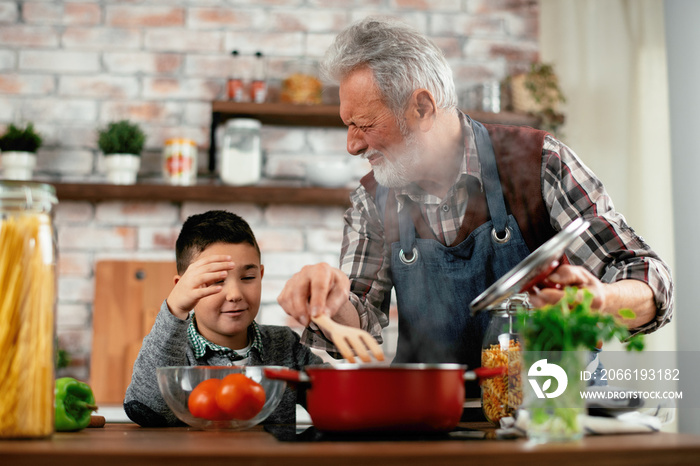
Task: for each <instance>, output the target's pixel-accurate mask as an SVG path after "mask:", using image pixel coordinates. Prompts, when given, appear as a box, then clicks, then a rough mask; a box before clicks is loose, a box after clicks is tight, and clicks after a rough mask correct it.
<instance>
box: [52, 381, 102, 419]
mask: <svg viewBox="0 0 700 466" xmlns="http://www.w3.org/2000/svg"><path fill="white" fill-rule="evenodd" d="M54 408H55V411H56V413H55V416H54V427H55V429H56V431H57V432H73V431H78V430H82V429H84V428H86V427H87V426H88V424H90V416H91V415H92V412H93V411H95V410H97V406H96V405H95V395H93V393H92V389H91V388H90V386H89V385H88V384H86V383H85V382H81V381H79V380H76V379H74V378H72V377H61V378H60V379H56V389H55V401H54Z"/></svg>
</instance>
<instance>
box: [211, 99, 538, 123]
mask: <svg viewBox="0 0 700 466" xmlns="http://www.w3.org/2000/svg"><path fill="white" fill-rule="evenodd" d="M212 112H214V113H217V114H218V115H219V118H220V120H219V122H221V121H224V120H227V119H229V118H255V119H257V120H260V122H261V123H262V124H264V125H281V126H326V127H344V126H345V125H344V124H343V120H341V119H340V115H339V113H340V107H339V106H338V105H294V104H284V103H262V104H255V103H241V102H228V101H215V102H212ZM464 112H465V113H467V114H468V115H469V116H470V117H472V118H473V119H474V120H477V121H480V122H482V123H497V124H509V125H527V126H537V124H538V122H539V121H538V119H537V118H536V117H533V116H531V115H527V114H524V113H513V112H500V113H491V112H482V111H478V110H464Z"/></svg>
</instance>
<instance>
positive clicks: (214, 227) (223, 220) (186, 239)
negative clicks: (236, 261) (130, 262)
mask: <svg viewBox="0 0 700 466" xmlns="http://www.w3.org/2000/svg"><path fill="white" fill-rule="evenodd" d="M214 243H228V244H240V243H248V244H250V245H251V246H254V247H255V250H256V251H258V257H260V247H259V246H258V242H257V241H256V239H255V235H254V234H253V230H251V228H250V225H248V222H246V221H245V220H243V219H242V218H241V217H239V216H238V215H236V214H233V213H231V212H226V211H223V210H210V211H207V212H204V213H202V214H196V215H192V216H190V217H188V218H187V220H185V223H184V224H183V225H182V229H181V230H180V235H179V236H178V237H177V242H176V243H175V260H176V261H177V273H178V274H179V275H182V274H183V273H185V270H187V267H188V266H189V265H190V263H191V262H192V259H193V258H194V256H195V255H197V254H200V253H201V252H202V251H204V249H206V248H207V247H208V246H210V245H212V244H214Z"/></svg>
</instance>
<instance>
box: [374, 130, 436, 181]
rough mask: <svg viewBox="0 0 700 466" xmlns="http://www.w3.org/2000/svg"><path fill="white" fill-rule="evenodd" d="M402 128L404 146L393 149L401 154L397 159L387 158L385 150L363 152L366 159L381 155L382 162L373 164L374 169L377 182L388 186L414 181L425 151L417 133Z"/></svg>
mask: <svg viewBox="0 0 700 466" xmlns="http://www.w3.org/2000/svg"><path fill="white" fill-rule="evenodd" d="M400 126H401V125H400ZM400 129H401V134H402V135H403V136H404V144H403V145H404V148H403V149H398V148H396V149H397V150H392V152H393V153H395V154H400V156H399V157H396V158H395V160H389V159H387V158H386V157H385V156H384V153H383V152H380V151H378V150H375V149H369V150H368V151H367V152H365V153H363V154H362V157H363V158H364V159H369V158H370V157H373V156H375V155H379V156H380V157H381V162H380V163H379V164H377V165H372V170H373V171H374V178H375V179H376V180H377V182H378V183H379V184H381V185H382V186H385V187H387V188H401V187H403V186H406V185H408V184H409V183H411V182H412V181H414V180H415V179H416V175H417V174H418V166H419V165H420V155H421V153H422V152H423V151H424V147H423V144H422V143H421V141H419V140H418V138H417V137H416V135H415V134H413V133H411V132H410V131H408V130H406V129H405V128H403V127H401V128H400Z"/></svg>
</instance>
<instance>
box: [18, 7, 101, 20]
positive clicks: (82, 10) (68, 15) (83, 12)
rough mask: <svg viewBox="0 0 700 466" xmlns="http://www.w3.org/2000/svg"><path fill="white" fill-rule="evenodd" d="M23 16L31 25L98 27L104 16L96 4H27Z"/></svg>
mask: <svg viewBox="0 0 700 466" xmlns="http://www.w3.org/2000/svg"><path fill="white" fill-rule="evenodd" d="M22 16H23V18H24V20H25V22H27V23H29V24H31V23H35V24H54V25H97V24H100V20H101V17H102V14H101V11H100V5H99V4H96V3H64V2H59V3H47V2H25V3H24V6H23V7H22Z"/></svg>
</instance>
